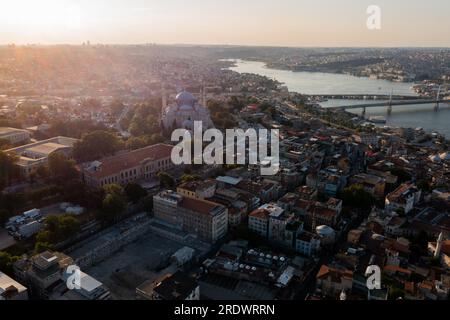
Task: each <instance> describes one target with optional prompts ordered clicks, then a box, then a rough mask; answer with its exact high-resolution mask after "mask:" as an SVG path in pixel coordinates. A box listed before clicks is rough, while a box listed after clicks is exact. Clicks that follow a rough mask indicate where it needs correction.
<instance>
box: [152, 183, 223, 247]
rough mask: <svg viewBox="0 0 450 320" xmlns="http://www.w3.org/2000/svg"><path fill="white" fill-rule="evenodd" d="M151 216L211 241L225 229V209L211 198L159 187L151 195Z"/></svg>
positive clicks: (220, 236) (218, 237) (218, 236)
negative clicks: (157, 190) (159, 191)
mask: <svg viewBox="0 0 450 320" xmlns="http://www.w3.org/2000/svg"><path fill="white" fill-rule="evenodd" d="M153 209H154V215H155V218H157V219H159V220H162V221H164V222H166V223H168V224H170V225H172V226H174V227H177V228H179V229H180V230H183V231H185V232H188V233H192V234H194V235H196V236H198V238H199V239H201V240H204V241H207V242H210V243H214V242H216V241H217V240H219V239H220V238H222V237H223V236H225V234H226V233H227V231H228V209H227V208H226V207H225V206H223V205H220V204H217V203H215V202H211V201H207V200H202V199H194V198H189V197H185V196H182V195H181V194H179V193H176V192H173V191H163V192H161V193H159V194H157V195H156V196H154V197H153Z"/></svg>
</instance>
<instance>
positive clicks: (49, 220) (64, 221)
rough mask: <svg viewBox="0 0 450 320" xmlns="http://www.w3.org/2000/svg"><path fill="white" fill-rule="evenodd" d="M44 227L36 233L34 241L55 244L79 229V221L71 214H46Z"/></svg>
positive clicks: (74, 233)
mask: <svg viewBox="0 0 450 320" xmlns="http://www.w3.org/2000/svg"><path fill="white" fill-rule="evenodd" d="M44 224H45V228H44V230H42V231H40V232H39V233H38V234H37V235H36V241H37V242H41V243H49V244H57V243H59V242H62V241H65V240H67V239H70V238H71V237H73V236H75V235H76V234H77V233H78V232H79V231H80V229H81V224H80V222H79V221H78V220H77V219H76V218H75V217H73V216H71V215H61V216H48V217H46V218H45V220H44Z"/></svg>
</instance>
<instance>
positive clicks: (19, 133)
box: [0, 127, 30, 145]
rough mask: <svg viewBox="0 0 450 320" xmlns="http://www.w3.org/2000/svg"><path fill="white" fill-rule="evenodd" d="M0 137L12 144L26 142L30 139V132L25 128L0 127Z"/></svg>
mask: <svg viewBox="0 0 450 320" xmlns="http://www.w3.org/2000/svg"><path fill="white" fill-rule="evenodd" d="M0 139H3V140H7V141H8V142H9V143H11V144H12V145H16V144H19V143H27V142H28V141H30V133H29V132H28V131H27V130H22V129H16V128H9V127H0Z"/></svg>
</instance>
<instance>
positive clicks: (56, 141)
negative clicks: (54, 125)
mask: <svg viewBox="0 0 450 320" xmlns="http://www.w3.org/2000/svg"><path fill="white" fill-rule="evenodd" d="M77 141H78V140H77V139H72V138H67V137H55V138H51V139H47V140H42V141H38V142H34V143H30V144H27V145H24V146H20V147H17V148H13V149H9V150H6V152H7V153H9V154H13V155H16V156H18V161H17V165H18V167H19V168H20V172H21V174H22V175H23V176H25V177H28V176H29V175H30V174H31V173H33V172H35V171H36V169H37V168H38V167H41V166H43V165H46V164H47V163H48V157H49V156H50V155H51V154H53V153H59V154H63V155H64V156H66V157H67V158H70V157H71V154H72V149H73V145H74V144H75V142H77Z"/></svg>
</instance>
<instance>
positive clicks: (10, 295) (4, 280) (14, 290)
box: [0, 271, 28, 300]
mask: <svg viewBox="0 0 450 320" xmlns="http://www.w3.org/2000/svg"><path fill="white" fill-rule="evenodd" d="M0 300H28V290H27V288H26V287H24V286H23V285H21V284H20V283H18V282H17V281H15V280H14V279H12V278H10V277H9V276H7V275H6V274H5V273H3V272H1V271H0Z"/></svg>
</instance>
